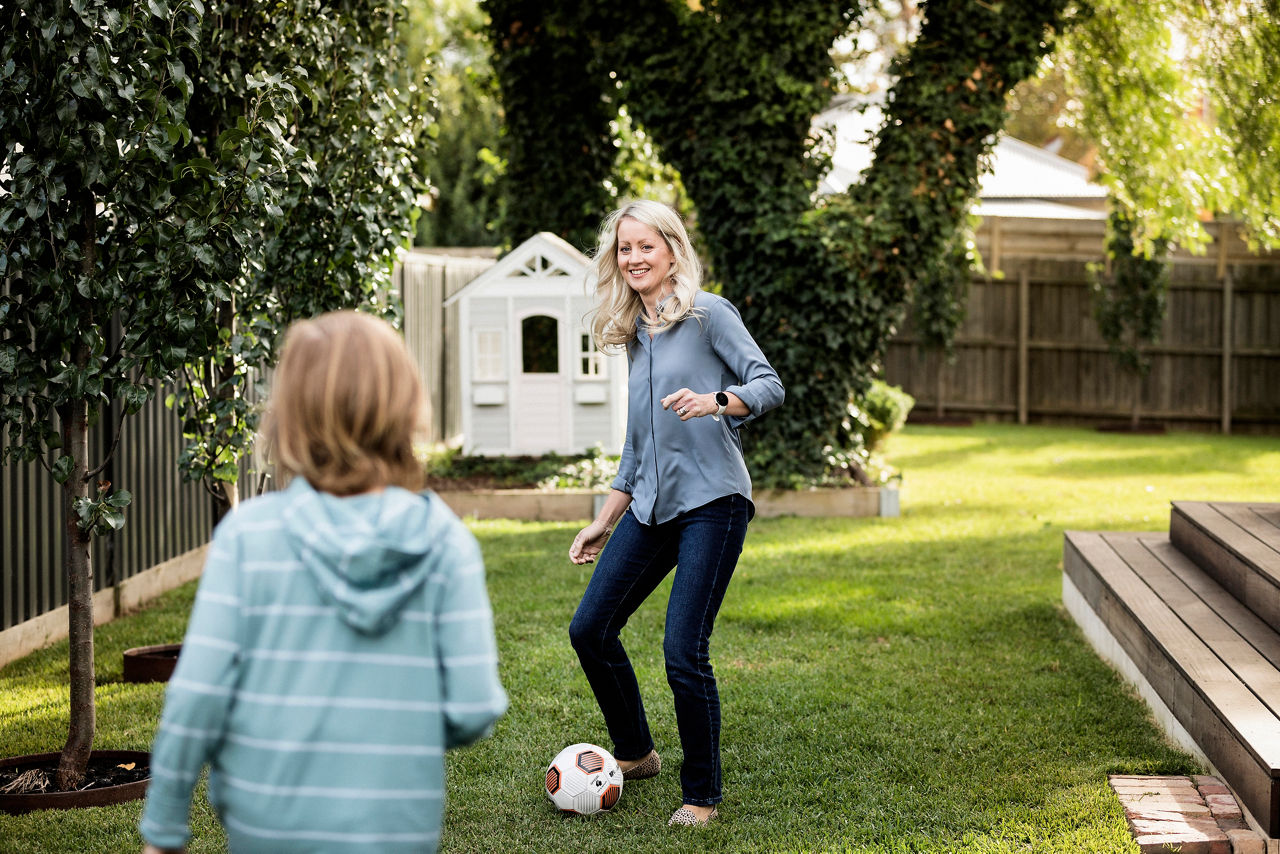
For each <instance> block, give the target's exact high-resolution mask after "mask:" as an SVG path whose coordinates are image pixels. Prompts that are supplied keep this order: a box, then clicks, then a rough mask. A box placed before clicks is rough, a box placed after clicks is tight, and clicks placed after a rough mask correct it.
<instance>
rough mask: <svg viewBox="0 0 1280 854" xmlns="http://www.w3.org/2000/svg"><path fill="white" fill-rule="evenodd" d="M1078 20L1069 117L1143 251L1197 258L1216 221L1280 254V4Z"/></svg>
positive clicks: (1162, 3)
mask: <svg viewBox="0 0 1280 854" xmlns="http://www.w3.org/2000/svg"><path fill="white" fill-rule="evenodd" d="M1071 20H1072V24H1071V26H1070V28H1069V29H1068V30H1067V34H1066V38H1065V39H1064V41H1063V44H1062V46H1061V50H1060V53H1059V56H1058V59H1057V62H1058V63H1059V64H1060V65H1061V67H1062V68H1063V69H1065V70H1066V72H1067V74H1066V77H1067V81H1068V84H1069V85H1070V86H1071V87H1072V90H1073V94H1074V95H1075V97H1074V98H1073V100H1072V103H1073V105H1074V109H1073V110H1071V111H1070V113H1069V117H1070V119H1071V121H1073V122H1074V123H1075V124H1076V125H1077V126H1078V127H1080V128H1081V129H1082V130H1083V131H1084V132H1085V133H1086V134H1087V135H1088V136H1089V137H1090V138H1091V139H1092V140H1093V141H1094V142H1095V143H1096V144H1097V146H1098V166H1099V169H1100V172H1101V180H1102V181H1103V182H1104V183H1105V184H1106V185H1107V186H1108V187H1109V188H1110V190H1111V192H1112V194H1113V195H1114V197H1115V198H1116V200H1117V202H1118V203H1119V205H1120V206H1121V208H1122V210H1123V211H1124V212H1125V214H1126V215H1127V216H1129V217H1130V218H1132V219H1133V220H1134V223H1135V240H1136V242H1137V246H1138V248H1139V249H1140V250H1141V251H1143V252H1145V253H1147V254H1150V252H1151V250H1152V249H1153V247H1154V241H1156V240H1158V239H1160V238H1164V239H1166V240H1167V241H1169V242H1171V243H1174V244H1179V245H1183V246H1187V247H1189V248H1192V249H1198V248H1200V247H1202V246H1203V245H1204V244H1205V243H1206V242H1207V240H1208V234H1207V233H1206V232H1205V230H1204V228H1203V226H1202V224H1201V220H1202V217H1203V216H1208V215H1211V214H1213V213H1222V214H1229V215H1233V216H1238V217H1240V218H1241V220H1242V221H1243V222H1244V224H1245V225H1246V227H1247V229H1248V232H1249V235H1250V236H1251V238H1252V239H1254V240H1256V241H1258V242H1259V243H1261V244H1264V245H1269V246H1277V245H1280V166H1278V164H1277V161H1276V158H1275V157H1273V156H1271V154H1272V153H1273V152H1274V151H1275V150H1276V148H1277V146H1280V102H1278V101H1277V97H1276V93H1277V92H1280V65H1277V64H1276V62H1275V61H1274V58H1275V56H1276V55H1277V51H1278V50H1280V5H1278V4H1277V3H1276V2H1275V0H1207V2H1200V0H1194V2H1193V0H1155V2H1150V3H1125V2H1121V0H1086V2H1082V3H1080V4H1079V5H1078V7H1077V8H1075V9H1074V10H1073V14H1072V17H1071Z"/></svg>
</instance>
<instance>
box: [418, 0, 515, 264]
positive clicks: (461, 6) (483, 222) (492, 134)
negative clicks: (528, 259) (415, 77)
mask: <svg viewBox="0 0 1280 854" xmlns="http://www.w3.org/2000/svg"><path fill="white" fill-rule="evenodd" d="M409 15H410V26H409V28H408V29H407V30H406V32H405V36H404V42H405V47H406V51H407V54H408V58H409V65H410V67H421V66H423V65H425V64H426V63H427V62H428V61H430V62H431V63H432V64H433V65H434V66H435V75H434V80H433V81H432V84H433V85H432V97H433V99H434V100H435V112H436V113H437V119H436V121H435V123H434V124H432V125H431V127H430V128H429V131H430V133H431V139H430V140H428V142H429V143H430V144H428V145H424V146H423V147H422V149H421V150H420V153H419V163H420V166H419V169H420V174H421V175H422V176H423V177H424V178H425V179H426V180H427V181H429V183H430V185H431V188H430V194H431V203H430V206H429V207H428V208H427V210H425V211H424V212H423V214H422V217H421V218H420V219H419V220H418V229H417V237H416V241H415V242H416V243H417V244H418V245H420V246H491V245H494V244H496V243H497V242H498V241H499V240H500V235H499V233H498V230H497V228H498V220H499V218H500V217H501V215H502V194H501V193H500V192H499V188H498V181H499V178H500V176H501V174H502V170H503V167H504V165H505V164H504V163H503V161H502V160H501V158H500V157H499V156H498V153H497V150H498V138H499V135H500V133H501V129H502V110H501V105H500V103H499V101H498V83H497V80H496V78H495V77H494V73H493V66H492V64H491V63H490V61H489V42H488V39H487V38H486V29H485V19H484V16H483V14H481V12H480V9H479V7H478V6H477V5H476V3H475V0H414V2H412V3H411V4H410V6H409Z"/></svg>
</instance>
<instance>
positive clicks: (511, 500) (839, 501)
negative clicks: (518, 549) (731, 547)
mask: <svg viewBox="0 0 1280 854" xmlns="http://www.w3.org/2000/svg"><path fill="white" fill-rule="evenodd" d="M436 494H438V495H439V496H440V497H441V498H442V499H444V502H445V503H446V504H448V505H449V508H450V509H451V510H453V512H454V513H457V514H458V515H459V516H462V517H468V516H470V517H473V518H476V519H524V520H527V521H535V522H572V521H576V520H579V519H593V518H595V516H596V514H597V513H599V512H600V508H601V506H602V505H603V503H604V499H605V496H606V495H607V493H602V492H595V491H592V490H587V489H557V490H543V489H440V488H437V489H436ZM753 498H754V500H755V504H756V515H757V516H759V517H762V518H767V517H773V516H836V517H863V516H897V515H899V502H898V490H897V488H896V487H875V486H868V487H855V488H849V489H808V490H794V489H760V490H756V491H755V493H754V495H753Z"/></svg>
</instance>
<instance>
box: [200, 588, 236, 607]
mask: <svg viewBox="0 0 1280 854" xmlns="http://www.w3.org/2000/svg"><path fill="white" fill-rule="evenodd" d="M196 601H197V602H210V603H212V604H214V605H230V606H231V607H233V608H236V607H239V605H240V600H239V599H238V598H236V597H235V596H228V595H227V594H225V593H213V592H211V591H208V590H201V591H199V592H198V593H196Z"/></svg>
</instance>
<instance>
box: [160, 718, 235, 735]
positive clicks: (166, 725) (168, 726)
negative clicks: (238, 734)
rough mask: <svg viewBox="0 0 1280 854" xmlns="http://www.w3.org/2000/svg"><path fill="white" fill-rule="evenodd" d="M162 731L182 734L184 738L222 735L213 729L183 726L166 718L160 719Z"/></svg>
mask: <svg viewBox="0 0 1280 854" xmlns="http://www.w3.org/2000/svg"><path fill="white" fill-rule="evenodd" d="M160 731H161V732H167V733H172V734H173V735H178V736H182V737H183V738H217V737H218V736H219V735H221V733H218V732H214V731H213V730H211V729H195V728H194V727H187V726H181V725H180V724H175V723H173V722H171V721H164V720H162V721H160Z"/></svg>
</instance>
